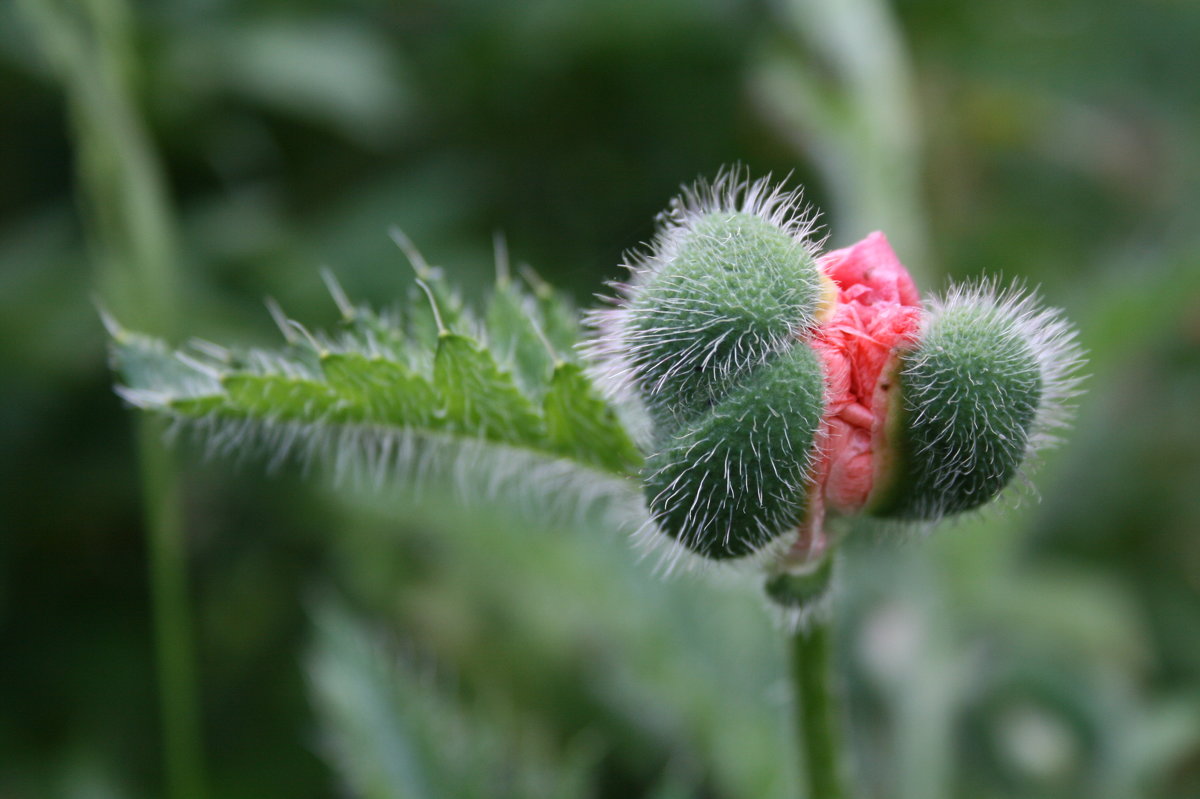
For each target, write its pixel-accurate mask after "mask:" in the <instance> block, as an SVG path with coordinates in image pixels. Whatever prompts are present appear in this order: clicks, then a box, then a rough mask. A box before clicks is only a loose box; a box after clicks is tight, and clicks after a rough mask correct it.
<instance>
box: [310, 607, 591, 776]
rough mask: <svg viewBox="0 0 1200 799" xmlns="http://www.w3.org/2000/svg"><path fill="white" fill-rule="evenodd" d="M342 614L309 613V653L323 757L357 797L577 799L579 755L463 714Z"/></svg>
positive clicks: (415, 668)
mask: <svg viewBox="0 0 1200 799" xmlns="http://www.w3.org/2000/svg"><path fill="white" fill-rule="evenodd" d="M385 640H386V639H385V638H384V637H383V636H379V635H373V634H372V633H371V632H370V630H369V629H368V628H367V626H366V625H365V624H364V623H363V622H362V621H361V620H359V619H357V618H355V617H354V616H352V615H351V614H349V613H348V612H346V611H345V610H343V609H341V608H339V607H336V606H332V605H328V604H327V605H324V606H321V607H319V608H318V609H317V614H316V640H315V643H314V645H313V648H312V652H311V653H310V655H309V658H308V661H309V675H310V683H311V692H312V697H313V703H314V705H315V706H316V710H317V717H318V719H319V721H320V724H321V733H322V737H321V744H322V750H323V753H324V754H325V755H326V757H328V759H329V760H330V761H331V764H332V765H333V766H334V768H335V769H336V771H337V772H338V773H339V775H340V776H341V778H342V781H343V782H344V783H345V785H346V787H347V788H348V789H349V790H350V791H351V793H352V795H353V796H355V797H360V799H442V798H443V797H447V798H448V797H455V799H493V798H495V799H540V798H541V797H545V799H571V798H572V797H580V798H582V797H585V796H588V795H589V792H588V790H587V779H586V778H587V771H586V770H585V768H584V765H585V762H584V761H583V759H582V758H581V757H579V754H580V753H575V756H574V757H560V758H558V759H556V758H555V757H554V756H553V754H552V753H551V752H550V751H549V747H548V746H546V745H545V744H542V745H541V746H538V747H535V746H533V745H531V744H532V743H533V741H532V738H531V737H530V736H528V735H526V736H524V737H522V736H514V735H513V733H514V730H512V729H511V728H509V727H505V726H500V725H498V724H497V723H496V718H495V717H494V716H487V715H484V714H481V713H475V714H468V713H467V712H466V711H465V710H464V709H463V708H461V707H459V706H457V704H456V703H455V702H454V701H453V699H452V698H451V697H449V696H447V695H446V693H445V691H444V689H441V688H440V686H438V685H437V683H436V681H435V679H434V676H433V675H432V674H429V673H424V674H423V673H422V671H421V668H420V666H419V665H418V664H417V663H414V662H413V659H412V658H411V657H408V658H406V657H403V656H401V655H400V654H399V653H397V652H395V651H394V649H393V648H391V647H388V646H387V645H386V644H385Z"/></svg>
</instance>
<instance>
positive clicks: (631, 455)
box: [542, 363, 642, 474]
mask: <svg viewBox="0 0 1200 799" xmlns="http://www.w3.org/2000/svg"><path fill="white" fill-rule="evenodd" d="M542 407H543V415H544V417H545V420H546V437H547V439H548V440H549V442H550V446H551V448H552V449H553V450H554V451H555V452H558V453H559V454H561V455H563V456H565V457H568V458H572V459H574V460H579V461H582V462H584V463H589V464H591V465H593V466H598V467H600V468H602V469H604V470H606V471H610V472H616V473H618V474H630V473H633V472H636V471H637V469H638V467H639V466H640V464H641V460H642V458H641V454H640V453H639V452H638V449H637V447H636V446H635V445H634V443H633V441H632V440H630V438H629V435H628V433H626V432H625V428H624V427H623V426H622V425H621V423H620V420H619V419H618V418H617V415H616V414H615V413H614V412H613V410H612V408H610V407H609V406H608V405H607V404H605V402H604V401H603V400H602V399H600V397H599V396H597V395H596V393H595V391H594V390H593V388H592V384H591V382H590V381H589V380H588V378H587V375H586V374H585V373H584V371H583V369H582V368H581V367H580V366H579V365H578V364H573V363H560V364H559V365H558V366H557V367H555V369H554V376H553V377H552V378H551V381H550V390H549V391H547V392H546V396H545V399H544V401H543V406H542Z"/></svg>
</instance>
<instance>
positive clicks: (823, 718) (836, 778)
mask: <svg viewBox="0 0 1200 799" xmlns="http://www.w3.org/2000/svg"><path fill="white" fill-rule="evenodd" d="M830 628H831V624H830V622H829V620H828V619H822V618H820V617H814V618H812V619H810V620H809V622H808V623H807V624H803V625H801V626H800V629H799V630H798V631H796V632H795V633H793V635H792V642H791V643H792V684H793V685H794V686H795V689H794V690H795V703H796V724H797V727H798V730H797V732H798V734H799V736H800V748H801V749H802V750H803V756H804V765H805V775H806V778H807V786H808V793H807V795H808V797H809V799H843V797H845V796H847V794H846V790H845V785H844V774H845V770H844V768H843V764H842V752H841V737H840V728H839V726H838V712H839V711H838V701H837V696H836V695H835V691H834V689H833V685H832V677H833V675H832V673H831V671H830V660H831V657H832V648H833V647H832V630H831V629H830Z"/></svg>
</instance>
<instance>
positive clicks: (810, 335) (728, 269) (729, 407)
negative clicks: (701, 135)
mask: <svg viewBox="0 0 1200 799" xmlns="http://www.w3.org/2000/svg"><path fill="white" fill-rule="evenodd" d="M810 222H811V218H810V216H809V215H807V213H806V212H804V211H803V209H801V208H800V207H799V204H798V195H797V194H795V193H787V192H783V191H781V190H780V189H778V188H772V187H771V186H770V184H768V183H767V182H766V181H763V180H760V181H757V182H754V183H746V182H743V181H742V180H741V179H740V174H739V173H737V172H733V173H725V174H723V175H722V176H720V177H718V179H717V180H716V182H714V183H713V184H712V185H711V186H710V185H706V184H699V185H698V186H697V187H696V188H694V189H692V190H690V191H687V192H685V193H684V195H683V196H682V197H680V198H678V199H676V200H675V201H674V202H673V203H672V204H671V206H670V207H669V209H668V211H667V212H666V213H665V214H663V215H662V216H661V217H660V229H659V232H658V234H657V235H656V237H655V238H654V240H653V242H652V244H651V246H650V248H649V249H648V251H647V252H645V253H643V254H642V255H640V256H639V257H638V258H635V259H634V260H633V263H632V264H631V265H630V270H631V271H632V273H633V277H632V279H631V280H630V282H629V284H627V285H620V286H618V289H619V294H620V296H619V297H618V299H617V301H616V307H615V308H614V309H611V310H607V311H600V312H597V313H594V314H593V315H592V316H591V317H590V322H591V324H592V325H593V326H594V327H596V328H598V330H599V335H598V336H597V337H596V338H595V339H593V340H592V341H591V342H590V343H589V345H588V348H587V349H588V352H589V354H590V355H591V356H592V358H593V359H594V363H595V364H596V367H597V369H598V370H599V372H600V373H601V376H602V378H604V379H603V380H602V383H603V384H604V385H606V387H607V388H608V390H609V393H610V394H611V395H612V396H614V397H616V398H618V399H620V400H624V401H625V402H624V405H625V406H626V409H627V410H628V409H629V408H633V409H634V410H633V412H632V413H630V414H627V415H628V416H631V417H633V418H641V419H644V420H645V426H646V428H647V429H646V430H645V432H646V435H644V436H642V437H641V438H642V443H643V444H644V445H645V448H646V450H647V458H646V462H645V466H644V469H643V473H642V480H643V493H644V496H645V499H646V504H647V506H648V508H649V511H650V515H651V517H652V519H653V522H654V525H655V526H656V528H657V530H658V531H660V532H661V533H664V534H665V535H666V536H668V537H670V538H671V539H674V540H675V541H677V542H679V543H680V544H682V545H684V546H685V547H686V548H688V549H690V550H691V551H693V552H695V553H698V554H700V555H702V556H704V557H707V558H710V559H713V560H724V559H729V558H737V557H742V556H745V555H750V554H753V553H756V552H759V551H761V550H763V549H764V548H765V547H767V545H769V544H773V542H779V544H780V546H773V547H772V548H773V549H775V550H777V551H778V553H779V558H778V561H777V563H776V566H777V567H778V566H779V564H785V565H786V566H787V568H786V569H782V570H781V571H777V575H783V576H777V578H776V579H775V580H774V581H773V582H772V583H771V585H772V586H773V587H772V588H771V589H770V591H769V593H771V595H772V596H773V597H775V598H776V600H777V601H782V604H783V605H785V606H787V605H788V602H789V601H790V600H788V599H787V598H788V597H789V596H793V595H794V597H793V598H795V597H800V595H801V594H803V593H804V592H803V591H800V590H799V589H800V588H802V587H803V586H801V584H800V583H797V582H796V581H795V580H793V579H792V577H793V576H794V575H796V574H806V573H808V571H809V570H811V568H812V567H813V566H814V565H815V564H818V563H820V562H821V560H822V559H823V558H827V556H828V555H829V554H830V552H831V547H832V545H833V544H835V543H836V541H835V540H834V539H833V538H831V537H830V536H829V535H828V534H827V533H826V530H825V526H824V525H825V519H826V516H827V514H829V515H842V516H846V515H853V514H858V513H862V512H864V511H865V512H868V513H872V514H874V515H877V516H883V517H890V518H897V519H935V518H938V517H941V516H943V515H946V514H951V513H959V512H962V511H967V510H971V509H973V508H977V507H979V506H980V505H982V504H983V503H985V502H987V501H988V500H990V499H991V498H993V497H994V496H996V494H998V493H999V492H1000V491H1001V490H1002V489H1003V488H1004V487H1005V486H1006V485H1008V483H1009V482H1010V481H1011V480H1012V479H1013V477H1014V476H1015V475H1016V474H1018V473H1019V471H1020V469H1021V467H1022V464H1023V463H1024V462H1025V461H1026V460H1027V459H1028V457H1029V456H1030V454H1031V453H1033V452H1034V451H1036V450H1037V449H1038V448H1039V447H1041V446H1042V445H1043V444H1045V443H1046V442H1048V441H1049V440H1050V433H1051V432H1052V430H1053V429H1054V428H1055V427H1056V426H1058V425H1061V424H1062V423H1063V421H1064V419H1065V409H1064V405H1063V400H1064V399H1066V398H1067V397H1069V396H1071V395H1072V393H1073V391H1074V388H1075V386H1076V384H1077V382H1078V380H1077V378H1076V377H1075V370H1076V367H1077V366H1078V364H1079V363H1080V354H1079V350H1078V347H1077V346H1076V345H1075V343H1074V332H1073V331H1072V330H1071V328H1070V327H1069V326H1068V325H1067V323H1066V322H1065V321H1064V320H1063V319H1062V318H1061V317H1060V316H1059V314H1058V312H1057V311H1053V310H1043V309H1040V308H1038V307H1037V306H1036V305H1035V303H1034V302H1033V300H1032V299H1030V298H1029V297H1028V296H1026V295H1024V294H1022V293H1020V292H1007V293H1001V294H998V293H997V292H996V291H995V289H994V287H993V286H992V285H990V284H983V285H979V286H974V287H966V288H959V289H955V290H953V291H951V292H950V293H949V295H948V296H947V297H946V298H945V299H943V300H940V301H934V302H932V303H929V304H928V305H926V306H922V304H921V302H920V299H919V296H918V293H917V289H916V286H915V284H914V283H913V281H912V278H911V277H910V276H909V274H908V272H907V270H906V269H905V268H904V266H903V265H902V264H901V263H900V260H899V259H898V258H897V257H896V254H895V253H894V252H893V251H892V249H891V246H890V245H889V244H888V241H887V238H886V236H884V235H883V234H882V233H872V234H871V235H869V236H867V237H866V238H865V239H863V240H862V241H860V242H858V243H857V244H854V245H852V246H850V247H846V248H844V249H841V250H836V251H834V252H830V253H827V254H824V255H822V256H820V258H817V257H815V256H814V250H815V248H814V246H813V245H812V244H811V242H810V240H809V238H808V237H809V234H810V232H811V231H810ZM787 536H790V538H788V537H787ZM797 591H799V593H797ZM805 602H807V600H805ZM797 603H799V600H798V599H797V600H796V602H792V605H797ZM800 604H803V603H800ZM793 609H794V607H793Z"/></svg>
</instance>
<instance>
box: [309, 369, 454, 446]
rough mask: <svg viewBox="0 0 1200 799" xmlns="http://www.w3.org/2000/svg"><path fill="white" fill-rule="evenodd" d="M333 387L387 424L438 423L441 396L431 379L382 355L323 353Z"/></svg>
mask: <svg viewBox="0 0 1200 799" xmlns="http://www.w3.org/2000/svg"><path fill="white" fill-rule="evenodd" d="M321 370H322V372H323V373H324V375H325V379H326V380H328V381H329V384H330V386H331V387H332V388H333V389H334V390H335V391H337V392H338V394H339V395H340V396H341V397H342V398H343V399H344V400H346V401H347V402H349V403H351V406H352V407H355V408H359V409H361V410H362V411H363V415H362V416H361V417H360V418H359V421H371V422H376V423H379V424H385V425H396V426H399V427H406V426H414V427H415V426H423V427H429V428H433V427H436V426H438V422H439V417H438V396H437V392H436V391H435V390H434V387H433V386H432V385H431V384H430V383H429V381H428V380H426V379H425V378H423V377H421V376H420V375H417V374H415V373H414V372H413V371H412V370H411V369H409V368H408V367H407V366H406V365H404V364H402V363H400V362H398V361H392V360H387V359H385V358H383V357H380V356H375V357H368V356H366V355H363V354H361V353H357V352H332V353H325V354H323V355H322V356H321Z"/></svg>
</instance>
